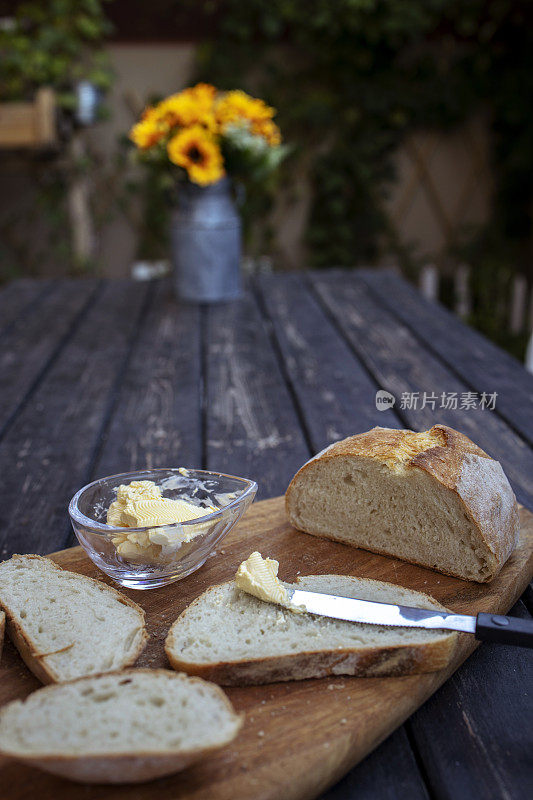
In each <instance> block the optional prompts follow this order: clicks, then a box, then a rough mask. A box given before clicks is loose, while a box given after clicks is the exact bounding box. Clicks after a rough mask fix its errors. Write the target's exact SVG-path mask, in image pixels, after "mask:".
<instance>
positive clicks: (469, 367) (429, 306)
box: [358, 270, 533, 442]
mask: <svg viewBox="0 0 533 800" xmlns="http://www.w3.org/2000/svg"><path fill="white" fill-rule="evenodd" d="M358 275H359V276H360V277H361V279H362V280H364V282H365V283H366V284H367V285H368V286H369V287H370V288H371V289H372V291H373V293H375V295H376V296H377V297H378V298H379V300H380V302H381V303H383V305H385V306H386V307H387V308H388V309H389V310H390V311H392V313H393V314H394V315H395V316H397V317H398V318H399V319H401V320H402V322H403V323H404V324H406V325H407V326H408V327H409V328H410V329H411V330H412V331H413V332H414V333H415V334H416V335H417V336H418V337H419V338H420V339H421V340H422V341H423V342H424V345H425V346H426V347H427V348H428V349H429V350H431V351H433V352H434V353H436V354H438V356H439V357H440V358H441V359H442V360H443V361H444V362H445V363H446V364H447V365H448V366H449V367H451V369H453V371H454V372H456V373H457V374H458V375H460V376H461V378H462V379H463V380H464V381H465V383H466V384H468V386H469V387H471V388H473V389H475V390H476V391H478V392H483V391H485V392H487V393H490V392H495V391H497V392H498V398H497V402H496V411H497V413H498V414H500V415H501V416H502V417H503V418H504V419H505V420H506V422H507V423H508V424H509V425H510V426H511V427H512V428H514V430H516V431H518V432H519V433H520V434H521V435H522V436H523V437H525V438H526V439H527V440H528V441H529V442H533V414H532V413H531V409H532V408H533V375H532V374H531V373H529V372H527V371H526V370H525V369H524V367H523V366H522V364H520V363H519V362H518V361H516V359H514V358H513V357H512V356H511V355H509V353H506V352H505V351H504V350H501V349H500V348H499V347H497V346H496V345H495V344H493V343H492V342H491V341H490V340H489V339H486V338H485V337H484V336H482V334H480V333H479V332H478V331H476V330H474V329H473V328H470V327H469V326H468V325H465V324H464V323H463V322H462V321H461V320H460V319H459V318H458V317H457V316H455V315H454V314H452V313H451V312H450V311H448V310H447V309H446V308H444V306H442V305H440V303H434V302H431V301H430V300H426V298H424V297H423V296H422V295H421V294H420V293H419V292H417V291H416V289H415V288H414V287H412V286H410V285H409V284H408V283H407V282H406V281H405V280H403V279H402V278H400V276H399V275H396V274H395V273H393V272H392V271H389V270H387V271H378V270H364V271H360V272H358Z"/></svg>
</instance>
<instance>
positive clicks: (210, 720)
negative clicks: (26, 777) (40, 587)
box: [0, 669, 242, 783]
mask: <svg viewBox="0 0 533 800" xmlns="http://www.w3.org/2000/svg"><path fill="white" fill-rule="evenodd" d="M241 724H242V719H241V717H240V716H239V715H238V714H236V713H235V711H234V710H233V707H232V706H231V704H230V702H229V700H228V699H227V697H226V695H225V694H224V692H223V691H222V690H221V689H219V687H218V686H214V685H213V684H210V683H206V682H205V681H202V680H199V679H198V678H188V677H187V676H186V675H178V674H176V673H175V672H172V671H171V670H165V669H130V670H126V671H124V672H116V673H110V674H107V675H98V676H95V677H92V678H80V679H78V680H76V681H71V682H69V683H63V684H61V685H58V686H48V687H46V688H44V689H39V690H38V691H37V692H34V693H33V694H30V695H29V697H27V698H26V699H25V700H15V701H14V702H13V703H9V704H8V705H7V706H4V708H3V709H2V710H1V711H0V754H1V755H3V756H7V757H8V758H14V759H16V760H17V761H22V762H24V763H27V764H31V765H32V766H35V767H40V768H41V769H44V770H46V771H47V772H52V773H53V774H55V775H61V776H63V777H65V778H70V779H71V780H74V781H80V782H82V783H140V782H142V781H149V780H152V779H153V778H159V777H161V776H162V775H170V774H171V773H173V772H178V771H179V770H181V769H183V768H184V767H186V766H187V765H188V764H191V763H193V762H194V761H198V760H199V759H201V758H203V757H204V756H206V755H207V754H208V753H210V752H211V751H212V750H215V749H217V748H219V747H223V746H224V745H225V744H227V743H228V742H230V741H231V740H232V739H233V738H234V737H235V736H236V735H237V732H238V730H239V728H240V727H241Z"/></svg>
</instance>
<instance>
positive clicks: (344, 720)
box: [341, 717, 348, 725]
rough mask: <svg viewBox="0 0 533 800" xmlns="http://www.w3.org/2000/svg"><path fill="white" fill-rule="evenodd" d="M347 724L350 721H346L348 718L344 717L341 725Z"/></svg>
mask: <svg viewBox="0 0 533 800" xmlns="http://www.w3.org/2000/svg"><path fill="white" fill-rule="evenodd" d="M347 722H348V720H347V719H346V717H343V718H342V719H341V725H346V723H347Z"/></svg>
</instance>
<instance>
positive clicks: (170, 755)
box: [0, 669, 244, 784]
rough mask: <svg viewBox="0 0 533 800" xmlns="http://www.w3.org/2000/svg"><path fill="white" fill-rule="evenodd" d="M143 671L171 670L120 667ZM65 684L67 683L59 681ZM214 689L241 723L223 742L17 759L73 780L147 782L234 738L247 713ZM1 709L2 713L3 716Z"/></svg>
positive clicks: (178, 768) (196, 680) (196, 759)
mask: <svg viewBox="0 0 533 800" xmlns="http://www.w3.org/2000/svg"><path fill="white" fill-rule="evenodd" d="M141 672H144V673H147V674H149V675H155V674H157V673H166V672H168V670H164V669H134V670H133V669H131V670H126V671H124V672H123V671H120V672H119V674H120V675H121V676H124V677H127V675H129V674H134V675H138V674H139V673H141ZM100 674H101V675H106V676H108V675H112V674H113V673H111V672H106V673H100ZM97 677H98V675H91V676H90V679H92V678H97ZM84 680H88V678H86V677H83V678H76V680H75V681H69V682H68V683H69V684H70V683H77V682H78V681H84ZM190 680H192V681H195V682H197V683H204V682H205V681H203V680H202V679H201V678H191V679H190ZM59 685H66V684H59ZM57 688H58V686H46V687H43V688H42V689H38V691H39V692H51V691H57ZM211 689H212V691H216V692H217V694H218V696H219V698H220V700H221V701H222V702H223V703H224V704H225V705H226V707H227V709H228V711H229V712H230V713H231V714H232V715H233V717H234V718H235V721H236V723H237V724H238V727H237V729H236V730H235V734H234V735H233V736H231V737H230V738H228V739H227V741H225V742H222V743H221V744H217V745H213V746H210V747H202V748H195V749H191V750H183V749H181V750H176V751H172V750H162V751H161V753H157V754H154V753H153V752H151V753H135V755H132V754H128V753H120V754H116V755H110V754H109V753H101V754H98V753H97V754H91V755H90V756H78V755H63V756H51V755H49V754H45V753H43V754H42V755H39V754H35V753H34V754H32V755H31V756H24V755H20V754H17V756H16V760H17V761H20V762H22V763H25V764H30V765H31V766H34V767H38V768H39V769H42V770H45V771H46V772H51V773H52V774H54V775H60V776H61V777H63V778H68V779H69V780H71V781H76V782H78V783H106V784H110V783H111V784H113V783H114V784H117V783H123V784H124V783H144V782H146V781H151V780H154V779H155V778H161V777H163V776H165V775H172V774H173V773H175V772H179V771H180V770H182V769H184V768H185V767H187V766H188V765H189V764H192V763H194V762H195V761H200V760H201V759H202V758H204V757H205V756H208V755H209V754H210V753H211V752H213V751H215V750H219V749H220V748H221V747H225V746H226V745H227V744H229V742H230V741H232V740H233V739H234V738H235V736H236V735H237V733H238V732H239V730H240V728H241V727H242V723H243V720H244V714H237V712H236V711H235V709H234V708H233V706H232V704H231V702H230V701H229V699H228V697H227V696H226V695H225V694H224V692H223V691H222V689H220V688H219V687H218V686H214V685H211ZM1 713H2V712H1V711H0V717H1ZM3 754H4V755H5V756H7V757H8V758H13V757H14V756H13V755H12V754H11V753H9V752H4V753H3Z"/></svg>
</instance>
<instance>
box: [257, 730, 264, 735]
mask: <svg viewBox="0 0 533 800" xmlns="http://www.w3.org/2000/svg"><path fill="white" fill-rule="evenodd" d="M257 735H258V736H264V735H265V732H264V731H257Z"/></svg>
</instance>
